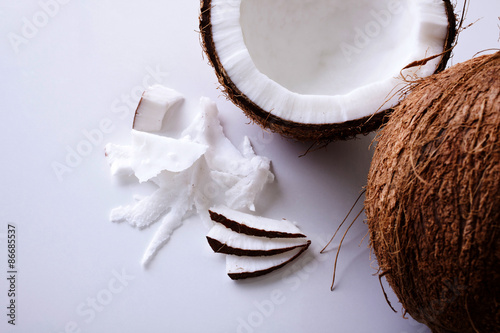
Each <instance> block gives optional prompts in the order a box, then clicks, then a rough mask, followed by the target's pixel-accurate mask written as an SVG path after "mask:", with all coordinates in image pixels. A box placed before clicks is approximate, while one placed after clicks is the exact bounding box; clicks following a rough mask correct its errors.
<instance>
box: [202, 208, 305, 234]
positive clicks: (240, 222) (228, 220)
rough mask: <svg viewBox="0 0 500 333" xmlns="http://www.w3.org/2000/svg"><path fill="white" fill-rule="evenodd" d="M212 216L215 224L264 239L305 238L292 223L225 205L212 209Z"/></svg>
mask: <svg viewBox="0 0 500 333" xmlns="http://www.w3.org/2000/svg"><path fill="white" fill-rule="evenodd" d="M210 215H211V216H212V220H214V221H215V222H219V223H221V224H223V225H224V226H225V227H227V228H230V229H232V230H234V231H237V232H239V233H245V234H248V235H252V236H264V237H287V238H294V237H305V235H304V234H302V232H301V231H300V229H299V228H298V227H297V226H296V225H295V224H294V223H292V222H290V221H287V220H275V219H270V218H267V217H262V216H256V215H251V214H247V213H243V212H241V211H238V210H235V209H231V208H229V207H227V206H223V205H220V206H216V207H212V208H210Z"/></svg>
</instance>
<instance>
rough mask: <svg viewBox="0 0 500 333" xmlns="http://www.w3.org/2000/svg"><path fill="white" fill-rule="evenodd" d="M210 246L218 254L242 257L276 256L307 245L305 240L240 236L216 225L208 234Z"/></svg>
mask: <svg viewBox="0 0 500 333" xmlns="http://www.w3.org/2000/svg"><path fill="white" fill-rule="evenodd" d="M207 240H208V244H210V247H211V248H212V249H213V250H214V252H218V253H226V254H235V255H240V256H264V255H274V254H278V253H283V252H287V251H290V250H292V249H294V248H297V247H303V246H305V245H306V244H307V242H308V241H307V240H306V239H305V238H267V237H257V236H249V235H246V234H240V233H238V232H235V231H233V230H231V229H229V228H226V227H224V226H223V225H221V224H219V223H216V224H214V226H213V227H212V228H211V229H210V231H209V232H208V234H207Z"/></svg>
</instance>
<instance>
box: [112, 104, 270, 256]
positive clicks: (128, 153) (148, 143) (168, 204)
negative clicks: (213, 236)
mask: <svg viewBox="0 0 500 333" xmlns="http://www.w3.org/2000/svg"><path fill="white" fill-rule="evenodd" d="M132 141H133V143H132V145H131V146H120V145H115V144H108V145H107V146H106V156H107V158H108V161H109V164H110V168H111V170H112V174H113V175H117V176H127V175H131V174H133V175H135V176H136V177H137V178H138V180H139V182H146V181H148V182H151V183H153V184H155V185H156V186H157V187H158V188H157V190H156V191H155V192H154V193H152V194H151V195H149V196H146V197H144V198H141V199H140V200H139V201H136V202H134V203H132V204H130V205H127V206H120V207H117V208H115V209H113V210H112V211H111V214H110V220H111V221H113V222H127V223H129V224H130V225H131V226H133V227H136V228H146V227H149V226H150V225H152V224H153V223H155V222H159V223H160V227H159V228H158V230H157V232H156V233H155V235H154V237H153V239H152V241H151V242H150V244H149V246H148V247H147V249H146V251H145V253H144V255H143V258H142V264H143V265H147V264H148V263H149V262H151V260H152V258H153V257H154V256H155V254H156V253H157V252H158V250H159V249H160V248H161V247H162V246H163V245H164V244H165V243H166V242H167V241H168V239H169V238H170V236H171V234H172V233H173V231H174V230H175V229H176V228H178V227H179V226H180V225H181V224H182V221H183V220H184V219H185V218H187V217H188V216H189V215H190V214H191V213H192V212H196V213H198V215H199V217H200V218H201V220H202V221H203V222H204V223H206V224H207V225H211V223H212V222H211V220H210V216H209V214H208V210H209V208H210V207H212V206H215V205H226V206H228V207H230V208H233V209H240V208H248V209H255V204H254V202H255V199H256V197H257V195H258V194H259V193H260V191H262V189H263V188H264V185H265V184H266V183H269V182H272V181H273V180H274V175H273V174H272V173H271V171H270V164H271V162H270V160H269V159H267V158H265V157H261V156H258V155H256V154H255V152H254V151H253V149H252V147H251V144H250V140H248V138H245V139H244V141H243V144H242V146H241V150H240V149H238V148H236V147H235V146H234V145H233V144H232V143H231V142H230V141H229V139H228V138H227V137H226V136H225V135H224V132H223V128H222V126H221V124H220V121H219V119H218V110H217V106H216V104H215V103H214V102H213V101H211V100H209V99H208V98H202V99H201V101H200V109H199V112H198V114H197V115H196V117H195V118H194V119H193V121H192V122H191V124H190V125H189V126H188V127H187V128H186V129H185V130H184V131H183V132H182V134H181V138H180V139H174V138H170V137H166V136H160V135H157V134H152V133H145V132H140V131H137V129H136V130H132Z"/></svg>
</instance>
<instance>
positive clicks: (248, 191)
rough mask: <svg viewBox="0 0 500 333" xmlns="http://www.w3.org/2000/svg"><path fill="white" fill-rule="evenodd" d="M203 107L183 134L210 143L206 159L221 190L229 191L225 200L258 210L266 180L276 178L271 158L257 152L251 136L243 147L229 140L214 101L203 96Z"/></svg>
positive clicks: (233, 205) (234, 205)
mask: <svg viewBox="0 0 500 333" xmlns="http://www.w3.org/2000/svg"><path fill="white" fill-rule="evenodd" d="M200 108H201V110H200V113H198V115H197V116H196V117H195V119H194V120H193V122H192V123H191V124H190V125H189V126H188V127H187V128H186V129H185V130H184V131H183V132H182V137H183V138H185V139H188V140H192V141H194V142H197V143H200V144H202V145H206V146H207V147H208V148H207V151H206V152H205V154H204V159H205V161H206V163H207V167H208V168H209V169H210V173H211V174H210V177H211V178H212V180H213V183H212V184H211V185H212V186H215V185H216V187H217V190H219V191H221V192H222V193H224V194H225V198H224V202H225V204H226V205H228V206H230V207H231V208H234V209H240V208H248V209H250V210H254V209H255V207H254V201H255V199H256V197H257V194H258V193H260V191H262V189H263V188H264V186H265V184H267V183H271V182H273V181H274V175H273V173H272V172H271V171H270V166H271V161H270V160H269V159H268V158H266V157H263V156H259V155H256V154H255V152H254V150H253V148H252V145H251V143H250V140H249V139H248V137H245V138H244V140H243V144H242V147H241V150H240V149H238V148H236V147H235V146H234V145H233V144H232V143H231V141H229V139H228V138H227V137H226V136H225V135H224V131H223V128H222V126H221V124H220V121H219V119H218V113H219V111H218V109H217V105H216V104H215V103H214V102H213V101H211V100H210V99H208V98H206V97H202V98H201V99H200ZM212 204H215V202H212ZM209 207H210V206H208V207H207V210H208V208H209Z"/></svg>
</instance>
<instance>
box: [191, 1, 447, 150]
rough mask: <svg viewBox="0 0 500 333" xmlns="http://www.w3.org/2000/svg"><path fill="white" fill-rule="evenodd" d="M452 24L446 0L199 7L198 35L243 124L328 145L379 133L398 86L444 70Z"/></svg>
mask: <svg viewBox="0 0 500 333" xmlns="http://www.w3.org/2000/svg"><path fill="white" fill-rule="evenodd" d="M455 22H456V20H455V15H454V13H453V7H452V5H451V3H450V0H407V1H402V0H378V1H373V0H361V1H360V0H357V1H354V0H353V1H345V0H273V1H268V0H201V14H200V32H201V39H202V43H203V47H204V50H205V52H206V54H207V55H208V58H209V61H210V63H211V65H212V66H213V67H214V69H215V72H216V74H217V77H218V79H219V82H220V84H221V86H222V89H223V90H224V92H225V93H226V95H227V96H228V97H229V98H230V99H231V100H232V101H233V102H234V103H235V104H236V105H237V106H239V107H240V108H241V109H242V110H243V111H244V112H245V113H246V115H247V116H248V117H250V118H251V119H252V120H254V121H255V122H257V123H259V124H260V125H261V126H263V127H265V128H269V129H271V130H272V131H275V132H278V133H280V134H282V135H284V136H286V137H292V138H295V139H298V140H303V141H305V140H314V141H331V140H335V139H345V138H348V137H352V136H355V135H357V134H360V133H367V132H369V131H372V130H374V129H376V128H378V127H379V126H380V124H381V123H382V122H383V120H384V118H385V115H386V114H387V113H388V112H389V110H390V109H391V108H392V107H393V106H395V105H396V104H397V103H398V101H399V95H398V90H400V89H402V88H403V87H405V79H408V78H413V77H415V76H417V77H424V76H428V75H430V74H433V73H435V72H437V71H440V70H443V69H444V68H445V66H446V62H447V61H448V59H449V56H450V51H451V46H452V44H453V41H454V38H455V30H456V29H455ZM433 56H435V57H434V58H432V59H429V60H428V61H426V62H425V61H424V62H421V63H420V64H419V66H411V67H410V68H406V69H405V67H407V65H409V64H411V63H415V62H416V61H419V60H422V59H426V58H429V57H433Z"/></svg>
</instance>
